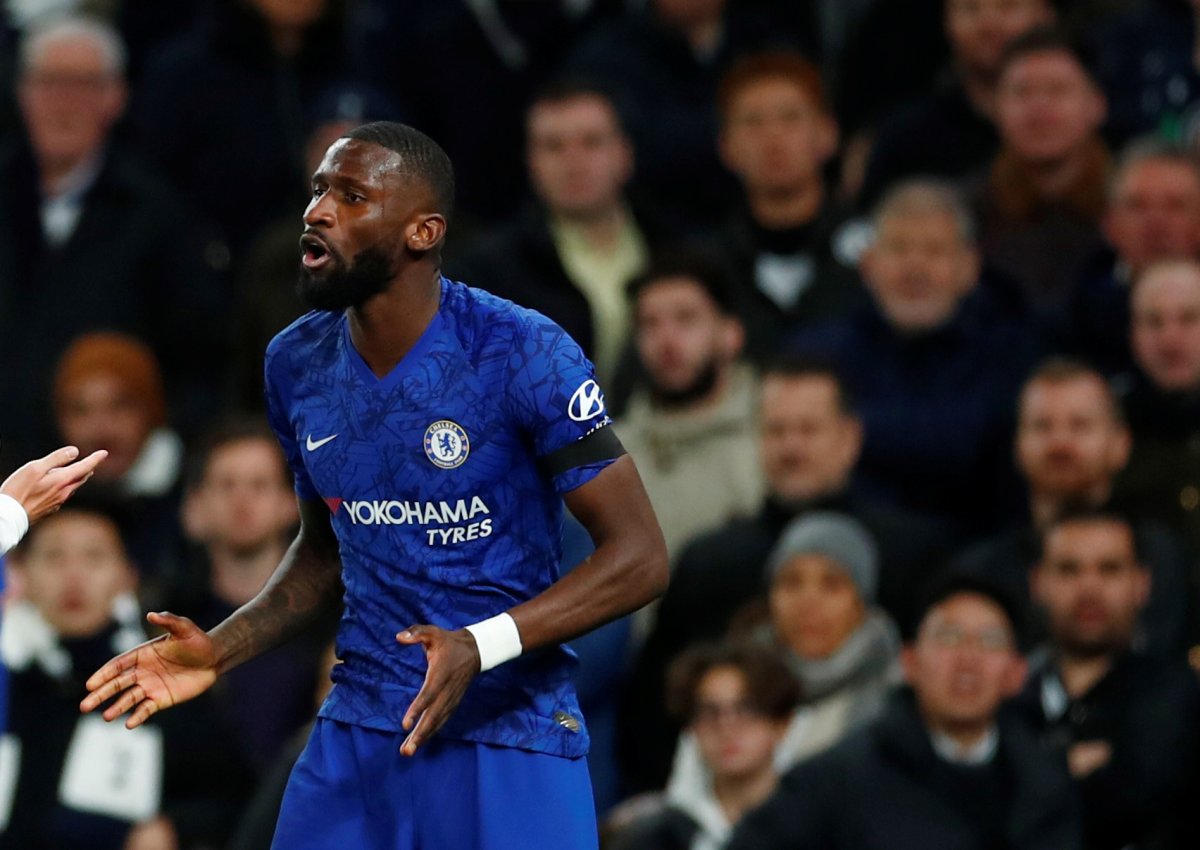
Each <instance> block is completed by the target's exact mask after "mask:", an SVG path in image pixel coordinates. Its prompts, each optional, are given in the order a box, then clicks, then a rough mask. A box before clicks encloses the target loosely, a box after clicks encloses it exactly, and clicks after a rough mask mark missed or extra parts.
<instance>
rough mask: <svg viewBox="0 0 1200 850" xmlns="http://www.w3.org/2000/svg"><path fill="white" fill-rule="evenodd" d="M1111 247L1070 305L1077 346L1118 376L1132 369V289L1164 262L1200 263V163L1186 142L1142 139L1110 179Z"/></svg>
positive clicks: (1107, 223) (1087, 270)
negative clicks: (1130, 306) (1147, 272)
mask: <svg viewBox="0 0 1200 850" xmlns="http://www.w3.org/2000/svg"><path fill="white" fill-rule="evenodd" d="M1103 226H1104V236H1105V241H1106V243H1107V244H1106V245H1105V246H1104V248H1102V249H1101V250H1100V251H1098V252H1097V253H1096V255H1095V256H1094V257H1092V258H1091V260H1090V261H1089V262H1088V263H1087V265H1086V266H1085V267H1084V273H1083V275H1082V277H1081V278H1080V279H1079V282H1078V283H1077V284H1076V286H1075V290H1074V292H1073V293H1072V297H1071V305H1070V310H1071V312H1070V316H1069V321H1070V329H1069V331H1068V333H1069V335H1070V345H1071V347H1072V349H1073V350H1074V351H1076V352H1078V353H1079V355H1080V356H1082V357H1084V358H1085V359H1086V360H1087V361H1088V362H1089V363H1091V364H1092V365H1093V366H1095V367H1096V368H1097V369H1099V370H1100V371H1101V372H1103V373H1104V374H1106V375H1109V376H1113V375H1118V374H1120V373H1122V372H1127V371H1130V370H1131V369H1132V368H1133V356H1132V354H1131V353H1130V350H1129V292H1130V284H1131V282H1132V281H1134V280H1136V279H1137V278H1138V277H1139V276H1141V274H1142V273H1143V272H1144V271H1145V270H1146V268H1147V267H1148V266H1149V265H1150V264H1151V263H1154V262H1157V261H1158V260H1172V259H1175V260H1185V259H1197V258H1200V162H1197V160H1196V157H1195V154H1193V153H1192V152H1191V151H1189V150H1188V149H1187V148H1185V147H1183V146H1182V145H1179V144H1176V143H1174V142H1167V141H1163V140H1160V139H1154V138H1145V139H1141V140H1138V141H1135V142H1133V143H1131V144H1130V145H1129V147H1128V148H1126V149H1125V150H1124V151H1122V153H1121V156H1120V158H1119V159H1118V161H1117V164H1116V167H1115V168H1114V170H1113V173H1112V176H1111V177H1110V178H1109V182H1108V204H1107V209H1106V211H1105V213H1104V221H1103Z"/></svg>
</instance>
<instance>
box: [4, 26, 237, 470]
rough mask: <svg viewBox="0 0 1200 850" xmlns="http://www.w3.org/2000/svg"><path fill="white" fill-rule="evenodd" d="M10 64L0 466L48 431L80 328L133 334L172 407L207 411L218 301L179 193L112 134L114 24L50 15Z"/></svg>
mask: <svg viewBox="0 0 1200 850" xmlns="http://www.w3.org/2000/svg"><path fill="white" fill-rule="evenodd" d="M17 60H18V61H17V86H16V95H17V102H18V105H19V106H20V115H21V120H22V123H23V126H24V133H22V134H20V136H21V137H22V139H18V138H16V137H15V136H10V137H8V138H5V139H3V140H0V182H2V183H3V185H4V187H5V191H4V194H3V197H0V360H2V362H4V363H5V364H6V365H8V366H9V367H10V368H6V369H4V371H3V373H2V374H0V396H2V397H3V398H5V399H19V400H20V403H19V404H3V405H0V434H3V436H4V452H3V455H2V456H0V470H5V471H7V470H11V469H12V468H13V467H14V466H16V460H17V458H23V457H29V456H32V455H33V454H34V453H35V452H37V451H38V449H39V448H44V447H46V446H47V445H48V444H49V443H50V441H51V440H52V439H54V438H55V434H54V426H53V422H52V420H51V415H50V414H51V404H50V384H51V376H52V373H53V370H54V365H55V362H56V361H57V359H58V358H59V356H60V355H61V354H62V352H63V350H64V349H65V348H66V347H67V345H68V344H69V343H70V342H71V341H72V340H73V339H74V338H76V337H77V336H79V335H80V334H82V333H86V332H88V331H94V330H99V329H105V330H115V331H122V332H126V333H132V334H134V335H136V336H138V337H139V338H141V339H143V340H145V341H146V342H147V343H149V344H150V345H151V347H152V348H154V351H155V354H156V355H158V357H159V359H160V361H161V362H162V365H163V369H164V371H165V372H166V376H167V385H168V386H170V387H171V388H172V393H173V395H172V399H171V401H172V405H173V407H174V408H178V410H173V412H175V413H185V411H184V410H183V408H184V407H186V408H187V410H186V414H191V415H193V416H197V417H198V416H199V414H201V413H203V414H204V415H205V416H207V415H208V414H209V412H210V411H211V410H212V409H213V406H214V403H215V399H216V396H217V394H218V393H217V387H218V386H219V384H220V379H221V369H220V368H219V367H220V364H223V362H224V351H223V350H222V345H223V342H222V340H224V338H225V335H224V333H223V321H222V320H221V318H218V317H222V318H223V316H224V312H225V310H226V307H227V305H226V304H225V303H223V302H224V301H225V300H226V299H227V297H228V296H227V294H226V292H225V288H224V287H223V286H222V285H219V283H218V281H217V279H216V278H215V277H214V275H213V273H212V270H211V268H210V265H209V264H208V262H206V259H205V258H206V254H205V250H206V249H205V247H204V245H203V240H202V239H201V238H199V234H198V233H197V228H196V226H195V221H194V220H193V219H192V218H190V217H189V215H188V212H187V210H186V208H185V206H184V204H183V202H182V201H181V200H180V199H179V198H178V197H176V195H175V194H174V193H173V192H172V191H171V189H170V188H169V187H168V186H166V185H165V184H164V183H163V182H162V181H161V180H160V179H159V178H158V177H157V176H156V175H154V174H152V173H150V172H148V171H146V170H145V168H144V167H143V165H142V163H141V162H139V161H138V159H137V158H136V157H135V156H133V155H132V154H131V153H130V152H128V151H127V150H126V149H125V146H124V145H123V144H122V143H121V142H120V140H119V139H118V138H117V136H116V134H115V133H114V129H115V127H116V126H117V124H118V122H119V121H120V120H121V117H122V115H123V114H124V111H125V103H126V100H127V89H126V84H125V73H124V72H125V49H124V46H123V44H122V42H121V39H120V37H119V36H118V34H117V33H116V31H115V30H114V29H113V28H112V27H111V26H110V25H108V24H107V23H104V22H101V21H99V20H95V19H91V18H86V17H82V16H81V17H73V16H71V17H65V18H59V17H55V18H53V19H52V20H49V21H46V22H41V23H38V24H36V25H35V26H32V27H31V28H29V29H28V30H27V31H26V33H25V34H24V37H23V39H22V41H21V47H20V51H19V54H18V57H17ZM210 259H214V260H215V259H216V258H210ZM200 352H203V353H202V354H201V353H200ZM214 364H216V366H214ZM181 419H184V421H186V419H185V418H184V417H181ZM39 453H40V452H39Z"/></svg>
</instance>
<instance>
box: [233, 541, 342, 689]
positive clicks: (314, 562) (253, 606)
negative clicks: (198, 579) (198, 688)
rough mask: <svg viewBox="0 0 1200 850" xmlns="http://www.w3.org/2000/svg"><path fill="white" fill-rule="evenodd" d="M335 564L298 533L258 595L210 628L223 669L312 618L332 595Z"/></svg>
mask: <svg viewBox="0 0 1200 850" xmlns="http://www.w3.org/2000/svg"><path fill="white" fill-rule="evenodd" d="M340 576H341V564H340V562H339V560H338V557H337V553H336V551H331V550H329V549H328V548H324V549H322V548H321V547H319V546H316V545H314V544H312V543H311V542H310V541H308V540H306V539H305V537H304V535H303V533H302V534H301V535H300V536H299V537H297V538H296V540H295V541H294V542H293V543H292V545H291V547H290V548H289V549H288V551H287V554H286V555H284V557H283V560H282V561H281V562H280V564H279V568H278V569H277V570H276V571H275V574H274V575H273V576H271V579H270V580H269V581H268V582H267V584H266V586H264V587H263V589H262V590H261V591H259V593H258V595H257V596H255V597H254V598H253V599H252V600H250V601H249V602H247V603H246V604H245V605H243V606H242V607H241V608H239V609H238V610H237V611H235V612H234V613H233V614H231V615H230V616H229V618H228V619H226V620H225V621H224V622H223V623H221V624H220V625H219V626H217V627H216V628H214V629H213V630H212V632H211V633H210V635H211V637H212V639H213V641H214V643H215V644H216V651H217V659H218V662H217V667H218V671H219V672H221V673H223V672H225V671H226V670H229V669H230V668H232V667H236V666H237V665H239V664H241V663H242V662H244V661H248V660H249V659H251V658H254V657H255V656H257V655H261V654H262V653H264V652H266V651H268V650H270V649H273V648H275V647H276V646H279V645H280V644H282V643H285V642H286V641H288V640H289V639H290V638H292V637H294V636H296V635H297V634H299V633H300V632H302V631H303V630H304V629H305V628H306V627H308V626H310V625H312V624H313V623H314V622H316V621H317V620H318V619H319V618H320V617H321V615H322V613H323V612H325V611H326V610H327V609H328V607H329V606H331V605H332V604H333V603H334V602H335V601H336V600H337V598H338V594H339V591H340V588H341V580H340Z"/></svg>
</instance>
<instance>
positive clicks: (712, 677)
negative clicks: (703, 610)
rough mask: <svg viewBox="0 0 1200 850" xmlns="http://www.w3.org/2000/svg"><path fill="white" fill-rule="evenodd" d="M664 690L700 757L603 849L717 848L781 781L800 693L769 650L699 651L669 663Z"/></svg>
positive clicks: (712, 648) (729, 646) (706, 648)
mask: <svg viewBox="0 0 1200 850" xmlns="http://www.w3.org/2000/svg"><path fill="white" fill-rule="evenodd" d="M667 687H668V689H669V691H670V693H669V695H668V702H669V703H670V705H671V707H672V710H673V713H674V714H675V715H676V716H677V717H678V719H679V720H680V722H682V723H683V725H684V728H685V729H686V733H687V734H688V735H689V736H690V737H691V738H692V739H693V740H694V741H695V747H696V752H697V758H696V760H695V763H694V764H693V765H691V766H690V769H688V770H686V771H683V770H680V771H676V772H675V773H674V774H672V776H671V781H670V783H669V784H668V785H667V790H666V793H665V794H664V795H662V796H661V797H659V796H657V795H656V797H655V800H654V803H653V804H651V807H650V808H651V811H649V812H647V813H645V814H643V815H641V816H640V817H638V818H637V819H635V820H633V822H632V823H629V824H628V825H626V826H625V827H624V828H623V829H622V830H621V831H620V832H618V833H617V834H616V835H615V837H614V839H613V840H612V841H611V842H609V841H606V842H605V848H606V850H691V849H692V848H695V847H718V846H720V845H721V844H722V842H724V841H725V840H726V839H727V838H728V837H729V833H730V832H731V831H732V829H733V827H734V826H735V825H736V824H737V822H738V821H739V820H741V818H742V815H744V814H745V813H746V812H748V811H750V810H751V809H753V808H755V807H757V806H758V805H759V804H760V803H762V802H763V801H764V800H765V799H766V798H767V797H768V796H769V795H770V794H771V792H772V791H774V790H775V786H776V784H777V783H778V781H779V772H778V770H777V768H776V766H775V763H774V752H775V748H776V746H778V744H779V741H780V740H781V739H782V738H783V735H784V732H785V731H786V729H787V728H788V721H789V720H790V719H791V717H792V712H793V710H794V708H795V705H796V702H797V700H798V699H799V696H800V689H799V687H798V686H797V684H796V681H795V679H793V678H792V675H791V672H790V671H789V670H788V668H787V665H786V664H784V662H783V661H782V660H781V659H780V658H779V657H778V656H777V655H776V654H775V653H774V652H773V651H771V650H769V649H767V648H765V647H761V646H756V645H754V644H724V645H720V644H714V645H710V646H700V647H696V648H695V649H693V650H690V651H689V652H688V653H686V654H685V655H683V656H681V657H680V658H679V659H678V660H676V662H675V663H674V664H673V665H671V671H670V676H669V677H668V685H667ZM636 799H637V798H635V800H636ZM638 802H639V803H640V801H638ZM614 817H618V816H617V815H614Z"/></svg>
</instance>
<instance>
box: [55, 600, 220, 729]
mask: <svg viewBox="0 0 1200 850" xmlns="http://www.w3.org/2000/svg"><path fill="white" fill-rule="evenodd" d="M146 619H147V620H149V621H150V622H151V623H153V624H154V625H156V626H159V627H160V628H162V629H165V630H166V634H164V635H160V636H158V637H156V638H153V639H152V640H148V641H146V642H145V643H142V644H139V645H138V646H135V647H134V648H133V649H131V650H129V651H128V652H123V653H121V654H120V655H118V656H117V657H116V658H114V659H112V660H111V661H109V662H108V663H107V664H105V665H104V666H103V667H101V668H100V669H99V670H97V671H96V672H95V673H93V674H92V677H91V678H90V679H88V680H87V685H86V687H87V689H88V695H87V696H86V697H85V698H84V699H83V701H82V702H81V703H80V704H79V710H80V711H82V712H83V713H85V714H86V713H88V712H90V711H94V710H95V709H97V708H99V707H100V706H101V705H103V704H104V703H106V702H108V701H109V700H110V699H113V698H114V697H116V700H115V702H113V703H112V704H111V705H109V706H108V708H106V709H104V714H103V717H104V719H105V720H106V721H109V722H111V721H113V720H116V719H117V718H118V717H120V716H121V715H122V714H125V713H126V712H129V718H128V719H127V720H126V721H125V728H126V729H135V728H137V727H138V726H141V725H142V724H143V723H145V722H146V721H147V720H148V719H149V718H150V717H151V716H152V715H153V714H155V713H157V712H159V711H162V710H163V709H164V708H170V707H171V706H173V705H178V704H179V703H181V702H186V701H187V700H190V699H192V698H193V697H196V696H199V695H200V694H202V693H204V692H205V691H206V690H208V689H209V688H210V687H212V684H213V682H215V681H216V680H217V653H216V648H215V646H214V644H213V640H212V638H211V637H209V635H208V633H207V632H205V631H204V630H203V629H201V628H200V627H199V626H197V625H196V624H195V623H193V622H192V621H191V620H189V619H188V618H187V617H179V616H177V615H175V614H170V613H167V612H165V611H164V612H162V613H150V614H147V615H146Z"/></svg>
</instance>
